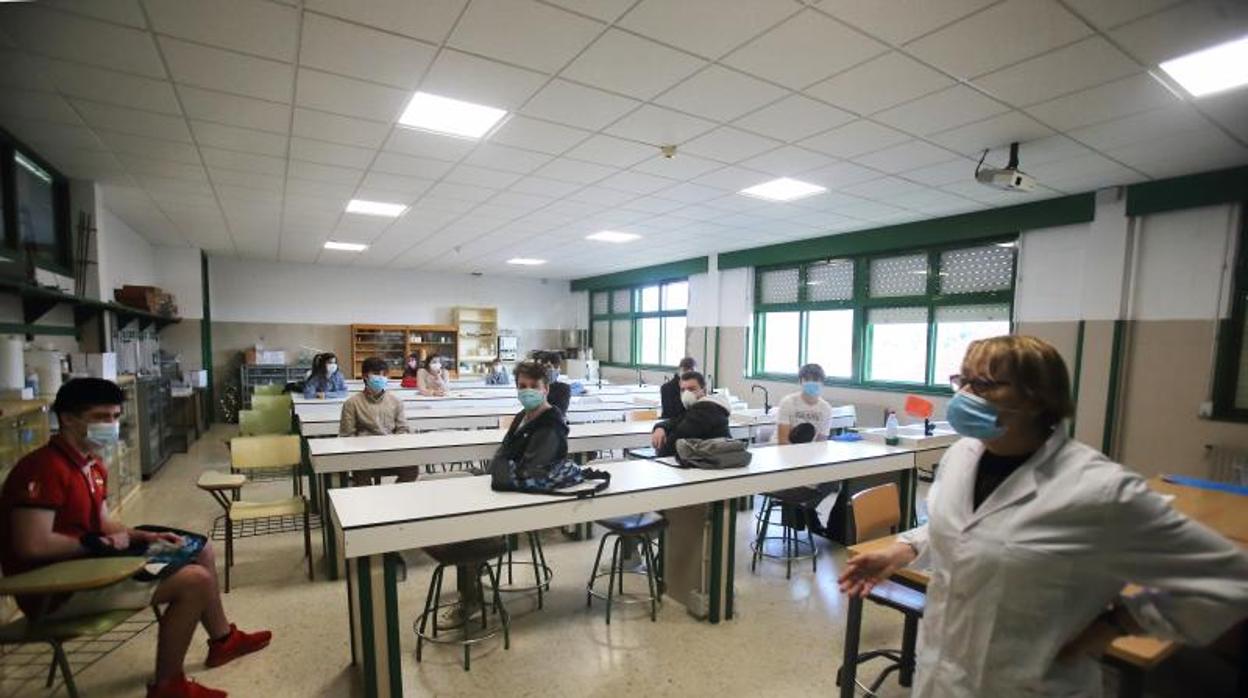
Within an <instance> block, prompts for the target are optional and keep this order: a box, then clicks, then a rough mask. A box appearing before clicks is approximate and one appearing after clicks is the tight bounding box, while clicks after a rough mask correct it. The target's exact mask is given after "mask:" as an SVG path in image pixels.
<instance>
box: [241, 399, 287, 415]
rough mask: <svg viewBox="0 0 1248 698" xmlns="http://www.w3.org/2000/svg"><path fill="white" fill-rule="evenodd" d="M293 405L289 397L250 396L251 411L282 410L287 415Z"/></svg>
mask: <svg viewBox="0 0 1248 698" xmlns="http://www.w3.org/2000/svg"><path fill="white" fill-rule="evenodd" d="M293 404H294V402H293V401H292V400H291V399H290V395H252V396H251V409H253V410H284V411H286V413H287V414H289V413H290V409H291V406H292V405H293Z"/></svg>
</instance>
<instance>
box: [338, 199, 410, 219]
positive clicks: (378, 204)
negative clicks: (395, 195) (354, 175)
mask: <svg viewBox="0 0 1248 698" xmlns="http://www.w3.org/2000/svg"><path fill="white" fill-rule="evenodd" d="M406 210H407V207H406V206H404V205H403V204H390V203H386V202H384V201H365V200H364V199H351V201H349V202H348V203H347V213H359V214H362V215H365V216H385V217H386V218H398V217H399V216H401V215H403V212H404V211H406Z"/></svg>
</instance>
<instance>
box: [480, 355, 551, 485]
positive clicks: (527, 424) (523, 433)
mask: <svg viewBox="0 0 1248 698" xmlns="http://www.w3.org/2000/svg"><path fill="white" fill-rule="evenodd" d="M515 374H516V393H517V396H518V397H519V398H520V407H521V410H520V412H519V414H517V415H516V416H515V418H514V419H512V420H511V427H509V428H508V429H507V435H506V436H504V437H503V442H502V443H501V444H500V445H499V447H498V451H497V452H496V453H495V454H494V461H493V462H494V464H495V466H497V465H499V464H505V463H507V462H508V461H510V462H512V463H515V464H516V466H518V467H519V468H521V469H523V468H524V467H525V466H526V465H529V464H533V465H551V464H553V463H558V462H560V461H562V460H563V459H565V458H567V456H568V424H567V422H566V421H564V418H563V412H562V411H560V410H559V409H558V408H556V407H555V406H554V405H552V404H550V402H549V390H550V384H549V378H548V377H547V373H546V367H545V366H543V365H542V364H540V363H538V362H536V361H525V362H524V363H521V364H519V365H518V366H516V370H515Z"/></svg>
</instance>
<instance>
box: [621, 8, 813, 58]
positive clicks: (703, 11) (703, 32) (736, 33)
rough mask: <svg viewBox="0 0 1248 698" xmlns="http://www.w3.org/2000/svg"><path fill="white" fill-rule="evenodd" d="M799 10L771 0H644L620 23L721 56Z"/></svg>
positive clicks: (703, 53) (709, 55)
mask: <svg viewBox="0 0 1248 698" xmlns="http://www.w3.org/2000/svg"><path fill="white" fill-rule="evenodd" d="M797 9H798V6H797V5H796V4H789V3H782V2H772V1H771V0H732V1H731V2H721V1H718V0H682V1H681V2H677V3H673V2H670V0H643V2H641V4H639V5H638V6H636V7H634V8H633V9H632V10H630V11H629V13H628V14H627V15H625V16H624V18H623V19H621V20H620V21H619V22H618V24H619V25H620V26H623V27H625V28H627V29H631V30H633V31H635V32H638V33H640V34H644V35H645V36H648V37H650V38H652V39H657V40H658V41H661V42H663V43H665V44H668V45H669V46H675V47H677V48H681V49H684V50H686V51H690V52H691V53H696V54H698V55H700V56H705V57H707V58H719V57H720V56H722V55H724V54H725V53H727V52H728V51H730V50H732V49H733V48H736V47H737V46H739V45H741V44H743V43H745V42H746V41H748V40H749V39H750V38H752V37H754V36H755V35H757V34H759V33H760V32H762V31H763V30H765V29H767V28H768V27H771V26H773V25H775V24H777V23H778V22H780V21H782V20H783V19H785V18H786V17H788V16H789V15H791V14H793V13H794V12H795V11H796V10H797Z"/></svg>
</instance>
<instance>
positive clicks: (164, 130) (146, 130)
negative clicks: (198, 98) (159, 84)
mask: <svg viewBox="0 0 1248 698" xmlns="http://www.w3.org/2000/svg"><path fill="white" fill-rule="evenodd" d="M73 105H74V108H75V109H77V110H78V113H79V114H81V115H82V118H83V119H85V120H86V122H87V124H88V125H89V126H91V127H93V128H103V129H108V130H110V131H117V132H118V133H129V134H132V135H135V136H150V137H152V138H163V139H165V140H169V141H185V142H187V143H189V142H191V133H190V132H189V131H187V130H186V121H184V120H183V119H182V117H180V116H169V115H168V114H157V113H155V112H150V111H140V110H138V109H127V108H125V107H115V106H113V105H111V104H100V103H98V102H88V101H85V100H73Z"/></svg>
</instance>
